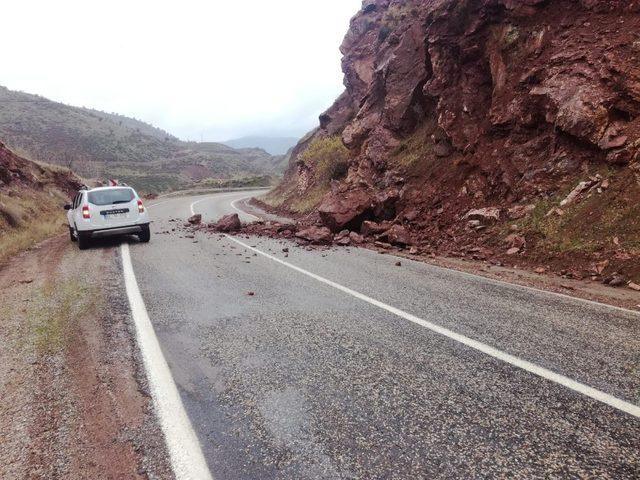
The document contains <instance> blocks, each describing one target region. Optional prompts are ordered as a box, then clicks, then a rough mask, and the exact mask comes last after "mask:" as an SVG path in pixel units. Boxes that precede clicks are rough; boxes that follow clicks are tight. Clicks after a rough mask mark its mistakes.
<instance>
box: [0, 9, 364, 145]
mask: <svg viewBox="0 0 640 480" xmlns="http://www.w3.org/2000/svg"><path fill="white" fill-rule="evenodd" d="M360 5H361V0H321V1H318V0H244V1H240V0H208V1H207V0H173V1H159V0H135V1H134V0H111V1H108V2H94V1H87V0H82V1H75V0H55V1H51V0H40V1H34V0H20V1H10V2H4V4H3V6H2V26H1V27H0V44H1V45H2V59H1V60H0V85H4V86H6V87H8V88H10V89H13V90H22V91H25V92H29V93H37V94H39V95H42V96H44V97H47V98H50V99H52V100H56V101H60V102H64V103H68V104H71V105H77V106H86V107H91V108H97V109H99V110H105V111H108V112H117V113H122V114H124V115H128V116H134V117H136V118H139V119H141V120H144V121H147V122H150V123H152V124H154V125H156V126H159V127H161V128H164V129H165V130H167V131H169V132H170V133H173V134H174V135H177V136H178V137H180V138H183V139H190V140H200V138H201V135H202V137H203V138H204V140H226V139H231V138H235V137H240V136H244V135H254V134H258V135H293V136H298V135H301V134H303V133H304V132H306V131H307V130H309V129H311V128H313V127H314V126H315V125H316V124H317V118H318V115H319V114H320V113H321V112H322V111H324V110H325V109H326V108H327V107H329V106H330V105H331V103H332V102H333V100H334V99H335V98H336V97H337V96H338V95H339V94H340V92H341V91H342V90H343V85H342V73H341V71H340V58H341V54H340V52H339V50H338V48H339V46H340V43H341V41H342V38H343V37H344V34H345V33H346V31H347V27H348V25H349V19H350V18H351V17H352V16H353V15H354V14H355V13H356V12H357V11H358V9H359V8H360Z"/></svg>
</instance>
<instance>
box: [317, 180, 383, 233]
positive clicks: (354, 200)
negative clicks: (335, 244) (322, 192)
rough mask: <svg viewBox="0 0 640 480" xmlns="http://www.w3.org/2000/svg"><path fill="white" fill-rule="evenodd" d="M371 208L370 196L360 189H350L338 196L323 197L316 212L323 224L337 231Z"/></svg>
mask: <svg viewBox="0 0 640 480" xmlns="http://www.w3.org/2000/svg"><path fill="white" fill-rule="evenodd" d="M370 208H371V196H370V195H369V194H368V193H366V192H363V191H361V190H355V191H350V192H347V193H344V194H341V195H339V196H333V195H329V196H327V197H325V199H324V200H323V201H322V203H321V204H320V206H319V207H318V213H319V214H320V219H321V220H322V223H323V225H325V226H326V227H328V228H329V229H330V230H331V231H332V232H338V231H340V230H342V229H343V228H344V227H345V226H347V225H348V224H349V223H351V222H353V221H357V219H358V217H360V216H361V215H362V214H364V213H365V212H366V211H367V210H368V209H370Z"/></svg>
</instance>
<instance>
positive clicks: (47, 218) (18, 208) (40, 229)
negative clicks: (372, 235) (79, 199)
mask: <svg viewBox="0 0 640 480" xmlns="http://www.w3.org/2000/svg"><path fill="white" fill-rule="evenodd" d="M67 200H68V199H67V198H65V197H64V195H63V194H62V193H60V192H57V193H47V192H29V193H26V192H24V193H21V194H19V195H17V196H12V197H9V196H7V195H2V194H0V264H2V263H3V262H4V261H6V260H7V259H8V258H10V257H11V256H12V255H15V254H16V253H18V252H20V251H22V250H26V249H28V248H30V247H32V246H34V245H35V244H37V243H38V242H41V241H42V240H44V239H46V238H48V237H50V236H52V235H55V234H58V233H61V232H63V231H64V230H65V226H64V220H65V219H64V214H63V212H64V210H62V209H61V208H60V207H61V205H63V204H64V203H65V202H66V201H67Z"/></svg>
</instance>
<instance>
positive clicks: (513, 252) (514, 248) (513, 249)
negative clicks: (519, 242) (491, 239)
mask: <svg viewBox="0 0 640 480" xmlns="http://www.w3.org/2000/svg"><path fill="white" fill-rule="evenodd" d="M516 253H520V249H519V248H518V247H511V248H510V249H509V250H507V255H515V254H516Z"/></svg>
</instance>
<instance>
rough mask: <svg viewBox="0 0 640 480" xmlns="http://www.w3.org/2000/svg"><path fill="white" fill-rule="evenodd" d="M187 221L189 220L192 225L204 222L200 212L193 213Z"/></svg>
mask: <svg viewBox="0 0 640 480" xmlns="http://www.w3.org/2000/svg"><path fill="white" fill-rule="evenodd" d="M187 222H189V224H190V225H200V224H201V223H202V215H201V214H200V213H196V214H195V215H191V216H190V217H189V219H188V220H187Z"/></svg>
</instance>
